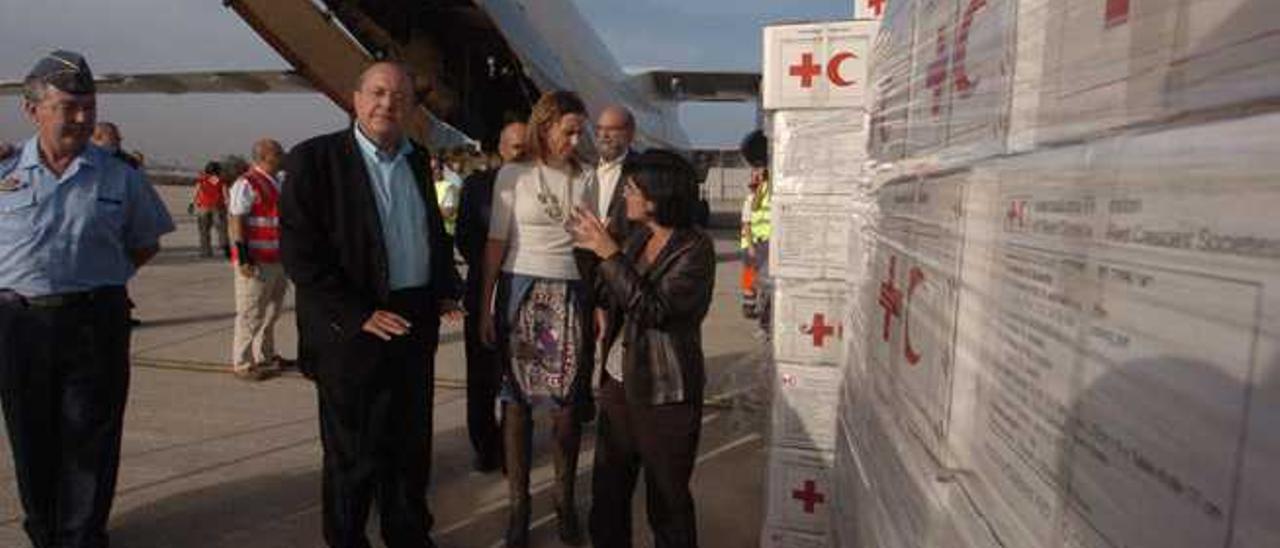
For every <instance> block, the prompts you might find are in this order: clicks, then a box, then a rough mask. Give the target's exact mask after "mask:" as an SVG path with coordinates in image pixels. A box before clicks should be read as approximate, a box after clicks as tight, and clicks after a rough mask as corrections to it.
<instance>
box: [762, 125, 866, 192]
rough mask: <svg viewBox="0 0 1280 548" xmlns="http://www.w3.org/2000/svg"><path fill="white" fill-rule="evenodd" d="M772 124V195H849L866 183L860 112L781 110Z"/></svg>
mask: <svg viewBox="0 0 1280 548" xmlns="http://www.w3.org/2000/svg"><path fill="white" fill-rule="evenodd" d="M772 121H773V123H772V125H771V132H772V134H773V149H774V156H773V158H774V161H773V165H772V168H773V169H772V170H771V174H772V176H773V192H774V195H775V196H778V195H795V194H806V195H814V194H819V195H830V194H850V193H853V192H855V190H856V188H857V187H859V186H862V185H865V177H864V176H863V172H864V168H865V165H866V163H867V155H866V142H867V114H866V110H865V109H860V108H858V109H853V108H849V109H816V110H784V111H780V112H776V113H774V114H773V117H772Z"/></svg>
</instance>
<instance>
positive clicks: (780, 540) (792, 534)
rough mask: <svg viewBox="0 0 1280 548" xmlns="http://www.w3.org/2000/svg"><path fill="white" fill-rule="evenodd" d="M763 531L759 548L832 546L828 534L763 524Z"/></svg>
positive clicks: (826, 547)
mask: <svg viewBox="0 0 1280 548" xmlns="http://www.w3.org/2000/svg"><path fill="white" fill-rule="evenodd" d="M763 531H764V532H763V533H762V534H761V536H760V548H828V547H829V546H832V543H831V539H830V536H829V535H823V534H814V533H805V532H801V531H792V530H790V529H784V528H781V527H777V526H773V525H765V526H764V530H763ZM837 546H838V545H837Z"/></svg>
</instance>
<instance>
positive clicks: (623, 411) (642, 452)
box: [590, 373, 702, 548]
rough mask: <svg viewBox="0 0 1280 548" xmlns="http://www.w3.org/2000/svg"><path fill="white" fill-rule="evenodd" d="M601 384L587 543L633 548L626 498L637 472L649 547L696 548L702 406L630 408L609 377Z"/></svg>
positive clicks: (606, 375) (699, 404) (629, 497)
mask: <svg viewBox="0 0 1280 548" xmlns="http://www.w3.org/2000/svg"><path fill="white" fill-rule="evenodd" d="M602 377H603V381H602V385H601V387H600V392H599V396H598V402H597V404H598V406H599V408H600V417H599V426H598V431H597V438H596V457H595V458H596V460H595V472H594V475H593V476H592V480H591V497H592V503H591V517H590V527H591V543H592V544H593V545H594V546H608V547H610V548H625V547H629V546H631V495H632V493H633V492H634V491H635V487H636V477H637V476H638V474H639V471H640V469H641V468H643V469H644V483H645V487H646V493H645V495H646V500H647V503H648V507H647V508H646V510H647V514H648V516H649V526H650V527H651V528H652V530H653V537H654V544H655V546H657V547H658V548H676V547H695V546H697V545H698V526H697V519H696V517H695V514H694V506H693V496H692V494H690V493H689V478H690V477H691V476H692V475H693V465H694V463H695V461H696V458H697V453H698V437H699V435H700V434H701V432H702V402H700V401H699V402H686V403H677V404H669V405H653V406H651V405H628V404H627V401H626V394H625V393H624V392H623V389H622V384H620V383H618V382H617V381H615V380H613V378H611V377H609V375H608V374H607V373H603V374H602Z"/></svg>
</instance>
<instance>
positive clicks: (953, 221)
mask: <svg viewBox="0 0 1280 548" xmlns="http://www.w3.org/2000/svg"><path fill="white" fill-rule="evenodd" d="M969 174H970V172H969V171H968V170H959V171H953V172H944V173H939V174H933V175H930V176H927V177H914V176H912V177H899V178H894V179H890V180H889V181H887V182H885V183H884V184H883V185H882V186H880V187H879V188H878V190H877V196H876V198H877V201H878V215H879V217H877V218H876V219H875V222H874V225H873V226H872V227H871V228H870V229H869V230H868V232H867V237H868V238H869V239H870V240H871V242H870V244H869V245H870V246H871V248H872V251H871V260H870V265H869V267H868V269H867V270H868V271H867V276H866V279H865V281H864V285H863V289H862V291H861V293H860V295H859V297H860V301H859V302H860V306H858V312H859V313H860V314H862V315H863V321H862V323H861V325H862V326H863V327H864V328H865V329H864V330H863V331H862V332H860V333H858V334H857V335H856V336H858V337H861V339H862V340H863V341H865V342H864V350H865V354H864V355H863V356H859V358H861V359H864V360H865V361H866V365H865V366H866V368H867V370H868V373H869V376H870V379H869V380H868V382H869V385H870V386H872V387H874V391H873V393H874V394H875V396H876V398H877V399H878V402H879V404H880V405H883V406H887V409H891V410H892V412H893V413H894V414H895V415H897V416H900V417H902V418H903V420H905V421H906V422H907V423H908V424H909V425H910V429H911V430H912V431H913V432H914V433H915V434H916V435H917V436H919V437H920V438H921V439H922V440H924V441H925V444H926V447H928V448H929V451H930V452H932V453H934V454H935V456H937V457H938V458H940V459H941V458H943V454H944V451H943V448H942V445H943V443H944V440H945V438H946V430H947V423H948V420H949V414H950V409H949V403H950V401H951V397H950V396H951V391H952V378H953V376H954V374H953V364H952V356H953V345H954V338H955V314H956V305H957V296H958V280H957V278H958V275H959V270H960V261H961V251H962V245H963V234H962V224H961V220H962V217H961V213H962V206H963V199H964V193H965V187H966V182H967V178H968V177H969ZM886 412H889V411H886Z"/></svg>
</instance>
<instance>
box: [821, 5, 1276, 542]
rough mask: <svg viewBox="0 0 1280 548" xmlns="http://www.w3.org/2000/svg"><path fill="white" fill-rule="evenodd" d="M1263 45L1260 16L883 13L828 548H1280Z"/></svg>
mask: <svg viewBox="0 0 1280 548" xmlns="http://www.w3.org/2000/svg"><path fill="white" fill-rule="evenodd" d="M1278 46H1280V3H1277V2H1274V1H1272V0H1231V1H1219V0H1181V1H1172V0H1096V1H1090V2H1055V1H1052V0H891V2H890V4H889V6H888V8H887V10H886V11H885V19H884V20H883V22H882V31H881V33H880V35H879V36H878V38H877V40H876V43H875V49H874V56H873V58H872V61H871V71H872V74H871V82H872V89H873V97H872V98H871V104H872V105H873V106H872V116H871V122H870V123H871V128H870V144H869V148H868V153H869V155H870V157H871V158H870V163H869V165H870V166H871V169H869V170H868V173H869V174H871V177H872V180H871V182H870V184H869V185H868V186H867V187H866V190H865V192H861V193H857V194H854V195H852V196H851V198H852V199H853V200H854V201H855V204H854V205H853V206H851V208H852V210H853V211H857V212H859V214H858V216H857V218H858V222H859V223H860V224H859V226H858V228H857V229H856V230H854V231H852V232H851V235H850V239H849V241H848V242H846V243H845V248H846V249H849V250H850V253H851V255H852V257H851V259H850V261H851V263H852V264H859V265H862V266H861V267H858V268H849V269H848V270H847V273H848V275H847V276H846V278H847V279H849V280H850V282H851V283H850V287H851V289H852V291H851V293H850V295H849V296H848V297H847V300H848V302H849V307H850V314H849V316H848V318H847V320H846V323H845V326H846V331H845V333H846V337H847V338H848V345H849V346H848V348H847V349H846V350H845V353H846V355H845V357H844V359H845V360H846V362H845V366H844V374H843V375H842V377H841V382H842V383H843V389H842V390H841V392H840V401H839V403H838V404H837V413H836V415H837V418H836V436H835V442H834V451H835V455H834V463H835V464H834V468H833V471H832V473H831V477H833V478H834V480H833V481H834V485H833V486H832V488H833V489H834V490H835V494H834V496H835V500H836V504H835V505H834V509H835V511H836V512H838V515H837V517H836V519H837V522H838V523H839V524H840V525H838V526H837V527H836V532H835V534H836V538H837V540H838V542H840V543H841V545H845V546H860V547H861V546H865V547H871V546H894V547H896V546H904V547H906V546H912V547H924V546H930V547H932V546H962V547H968V546H975V547H976V546H1019V547H1023V546H1026V547H1040V546H1044V547H1051V548H1059V547H1063V548H1065V547H1077V546H1081V547H1104V546H1129V547H1135V548H1143V547H1167V546H1172V547H1182V546H1186V547H1193V546H1195V547H1203V546H1224V547H1230V548H1242V547H1269V546H1280V525H1278V524H1277V522H1276V520H1275V519H1274V518H1275V516H1277V515H1280V490H1277V489H1276V486H1277V485H1280V430H1277V429H1276V428H1275V426H1274V425H1275V424H1277V421H1280V358H1278V356H1280V220H1278V219H1280V216H1277V215H1276V214H1275V212H1276V211H1278V210H1280V183H1277V181H1276V179H1275V177H1276V174H1277V173H1280V158H1277V155H1276V154H1275V151H1276V150H1280V114H1277V113H1274V112H1275V111H1276V110H1277V105H1280V56H1276V55H1275V52H1276V51H1277V50H1278V49H1280V48H1278ZM850 154H851V155H852V156H860V155H861V151H850Z"/></svg>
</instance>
